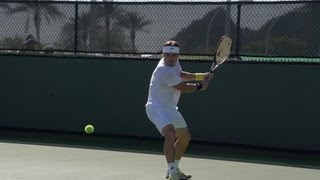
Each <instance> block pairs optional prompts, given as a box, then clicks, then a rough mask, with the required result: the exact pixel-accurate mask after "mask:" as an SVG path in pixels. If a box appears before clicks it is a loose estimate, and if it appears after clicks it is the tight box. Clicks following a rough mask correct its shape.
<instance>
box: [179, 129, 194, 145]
mask: <svg viewBox="0 0 320 180" xmlns="http://www.w3.org/2000/svg"><path fill="white" fill-rule="evenodd" d="M177 138H178V139H179V140H180V141H183V142H186V143H188V142H189V141H190V139H191V135H190V132H189V131H188V129H179V130H177Z"/></svg>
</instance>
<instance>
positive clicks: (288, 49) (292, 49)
mask: <svg viewBox="0 0 320 180" xmlns="http://www.w3.org/2000/svg"><path fill="white" fill-rule="evenodd" d="M267 46H269V50H268V53H267V52H266V48H267ZM305 47H306V43H305V42H304V41H301V40H300V39H294V38H289V37H285V36H282V37H276V38H272V39H270V41H269V42H266V41H265V40H264V41H258V42H252V43H248V44H247V45H245V46H243V47H242V48H241V52H243V53H244V54H251V55H268V56H270V55H271V56H301V55H303V53H304V51H305ZM266 53H267V54H266Z"/></svg>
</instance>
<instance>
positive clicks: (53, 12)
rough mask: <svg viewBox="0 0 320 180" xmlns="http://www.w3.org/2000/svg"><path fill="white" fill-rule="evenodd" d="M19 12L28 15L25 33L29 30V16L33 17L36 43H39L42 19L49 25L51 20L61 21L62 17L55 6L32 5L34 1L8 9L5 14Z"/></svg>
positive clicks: (45, 4)
mask: <svg viewBox="0 0 320 180" xmlns="http://www.w3.org/2000/svg"><path fill="white" fill-rule="evenodd" d="M37 1H40V0H37ZM21 12H27V13H28V16H27V19H26V25H25V31H28V30H29V23H30V20H29V18H30V16H32V17H33V22H34V25H35V28H36V38H37V40H38V41H40V27H41V20H42V18H45V20H46V21H47V23H48V24H50V22H51V20H54V21H56V20H61V19H62V18H63V17H64V14H63V13H62V12H60V11H59V10H58V8H57V7H56V6H55V5H53V4H49V3H34V1H33V2H29V3H21V4H20V5H19V6H17V7H14V8H10V9H9V11H8V12H7V13H8V14H16V13H21ZM29 15H30V16H29Z"/></svg>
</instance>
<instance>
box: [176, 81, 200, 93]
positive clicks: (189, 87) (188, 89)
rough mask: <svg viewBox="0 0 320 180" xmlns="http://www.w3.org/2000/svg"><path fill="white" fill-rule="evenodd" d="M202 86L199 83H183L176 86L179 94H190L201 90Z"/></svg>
mask: <svg viewBox="0 0 320 180" xmlns="http://www.w3.org/2000/svg"><path fill="white" fill-rule="evenodd" d="M202 88H203V86H202V84H201V83H184V84H180V85H179V86H176V89H178V90H179V91H180V92H181V93H192V92H195V91H198V90H202Z"/></svg>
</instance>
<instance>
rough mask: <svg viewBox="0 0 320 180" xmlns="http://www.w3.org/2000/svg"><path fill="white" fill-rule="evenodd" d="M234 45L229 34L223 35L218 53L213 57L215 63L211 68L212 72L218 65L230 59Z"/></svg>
mask: <svg viewBox="0 0 320 180" xmlns="http://www.w3.org/2000/svg"><path fill="white" fill-rule="evenodd" d="M231 46H232V39H231V38H230V37H229V36H226V35H224V36H222V37H221V39H220V40H219V42H218V45H217V49H216V53H215V55H214V58H213V63H212V66H211V68H210V73H213V72H214V70H215V69H217V67H218V66H219V65H220V64H222V63H224V61H225V60H227V59H228V57H229V55H230V52H231Z"/></svg>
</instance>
